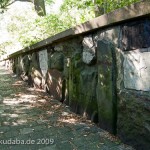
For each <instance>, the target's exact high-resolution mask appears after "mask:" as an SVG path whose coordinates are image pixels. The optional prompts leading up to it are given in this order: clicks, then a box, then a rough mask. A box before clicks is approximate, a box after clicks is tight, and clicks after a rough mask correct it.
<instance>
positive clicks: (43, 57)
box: [39, 49, 48, 77]
mask: <svg viewBox="0 0 150 150" xmlns="http://www.w3.org/2000/svg"><path fill="white" fill-rule="evenodd" d="M39 65H40V69H41V72H42V74H43V76H44V77H45V76H46V73H47V70H48V55H47V50H46V49H45V50H42V51H39Z"/></svg>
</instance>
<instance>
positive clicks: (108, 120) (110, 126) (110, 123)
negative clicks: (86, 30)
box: [97, 40, 117, 133]
mask: <svg viewBox="0 0 150 150" xmlns="http://www.w3.org/2000/svg"><path fill="white" fill-rule="evenodd" d="M97 55H98V57H97V58H98V86H97V103H98V116H99V124H100V126H101V127H102V128H104V129H106V130H109V131H110V132H112V133H115V132H116V131H115V130H116V117H117V114H116V111H117V110H116V109H117V108H116V107H117V103H116V102H117V99H116V91H115V89H116V87H115V86H116V85H115V84H116V81H115V80H116V79H115V78H116V68H115V64H114V61H115V49H114V48H113V47H112V45H111V44H109V45H108V44H107V43H106V41H105V40H101V41H98V47H97Z"/></svg>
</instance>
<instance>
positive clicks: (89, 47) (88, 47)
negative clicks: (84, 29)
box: [82, 35, 96, 65]
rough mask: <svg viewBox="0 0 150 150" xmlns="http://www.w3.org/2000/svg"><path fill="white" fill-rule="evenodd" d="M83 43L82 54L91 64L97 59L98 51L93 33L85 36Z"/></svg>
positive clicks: (85, 60)
mask: <svg viewBox="0 0 150 150" xmlns="http://www.w3.org/2000/svg"><path fill="white" fill-rule="evenodd" d="M82 45H83V54H82V59H83V62H84V63H86V64H88V65H89V64H91V63H92V62H93V61H94V60H95V59H96V51H95V45H94V42H93V37H92V35H89V36H86V37H84V39H83V42H82Z"/></svg>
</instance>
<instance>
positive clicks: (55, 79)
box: [46, 69, 62, 100]
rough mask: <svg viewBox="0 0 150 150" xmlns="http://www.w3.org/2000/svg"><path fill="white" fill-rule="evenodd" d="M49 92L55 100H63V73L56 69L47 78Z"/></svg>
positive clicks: (50, 71)
mask: <svg viewBox="0 0 150 150" xmlns="http://www.w3.org/2000/svg"><path fill="white" fill-rule="evenodd" d="M46 83H47V91H48V93H49V94H50V95H51V96H52V97H53V98H55V99H57V100H61V98H62V73H61V72H60V71H58V70H56V69H51V70H49V71H48V73H47V78H46Z"/></svg>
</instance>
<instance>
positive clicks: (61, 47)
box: [54, 44, 63, 52]
mask: <svg viewBox="0 0 150 150" xmlns="http://www.w3.org/2000/svg"><path fill="white" fill-rule="evenodd" d="M54 50H55V51H58V52H61V51H63V45H61V44H60V45H55V47H54Z"/></svg>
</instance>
